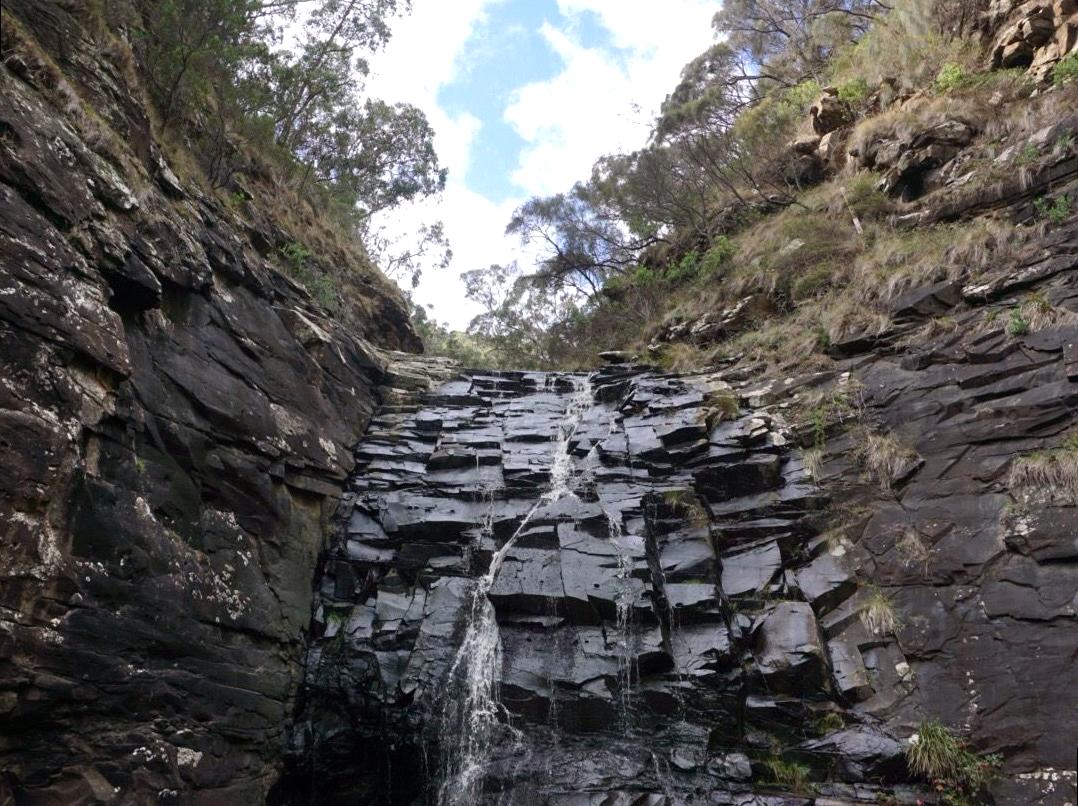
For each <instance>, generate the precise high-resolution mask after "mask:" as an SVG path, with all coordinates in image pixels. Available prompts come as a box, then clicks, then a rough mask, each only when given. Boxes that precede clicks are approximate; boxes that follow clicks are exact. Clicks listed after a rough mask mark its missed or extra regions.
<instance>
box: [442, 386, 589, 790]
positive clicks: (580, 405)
mask: <svg viewBox="0 0 1078 806" xmlns="http://www.w3.org/2000/svg"><path fill="white" fill-rule="evenodd" d="M591 400H592V398H591V387H590V384H589V383H587V382H586V381H585V382H584V383H581V384H579V385H577V386H576V388H575V391H574V392H573V394H572V397H571V398H570V401H569V405H568V407H567V409H566V412H565V415H564V417H563V418H562V421H561V423H559V425H558V433H557V437H556V439H555V442H554V449H553V452H552V459H551V464H550V487H549V488H548V489H547V491H546V492H545V493H543V495H542V496H540V498H539V500H537V501H536V502H535V504H534V505H533V506H532V507H531V509H530V510H528V513H527V514H526V515H525V516H524V518H523V520H522V521H521V522H520V525H519V526H518V527H517V528H516V531H514V532H513V534H512V536H511V537H510V538H509V539H508V540H507V541H505V543H504V544H503V545H502V546H501V548H499V549H498V550H497V551H496V552H495V553H494V555H493V556H492V557H491V560H490V566H489V568H488V569H487V572H486V574H484V575H483V576H482V577H480V578H479V580H478V581H477V582H476V585H475V588H474V590H473V591H472V598H471V604H470V608H469V612H468V622H467V624H468V626H467V629H466V630H465V633H464V639H463V641H461V645H460V647H459V648H458V649H457V653H456V656H455V657H454V658H453V663H452V665H451V666H450V669H449V675H448V683H449V686H448V689H447V694H446V697H445V704H444V707H443V711H442V725H441V727H442V732H441V743H442V747H443V749H442V770H441V772H442V785H441V788H440V790H439V802H440V803H442V804H446V805H447V806H458V805H460V804H472V803H475V802H477V801H478V797H479V793H480V791H481V786H482V782H483V776H484V773H485V771H486V765H487V761H488V758H489V751H490V748H491V746H492V745H493V744H494V742H495V741H496V740H497V741H498V743H499V744H502V745H506V744H508V745H510V746H512V745H519V744H520V742H521V740H522V735H521V734H520V732H519V731H517V730H516V729H514V728H513V726H512V725H511V724H510V723H509V719H508V712H507V711H506V709H505V708H504V707H503V706H502V704H501V702H500V701H499V697H498V678H499V677H500V673H501V666H502V645H501V635H500V634H499V632H498V621H497V616H496V613H495V612H494V606H493V605H492V604H491V603H490V600H489V599H488V598H487V594H489V593H490V590H491V588H492V587H493V586H494V580H495V579H496V578H497V575H498V570H499V569H500V568H501V566H502V563H503V562H504V561H505V558H506V556H507V555H508V554H509V551H510V550H511V549H512V548H513V544H514V543H515V542H516V540H517V538H518V537H519V536H520V535H521V534H522V533H523V531H524V529H525V528H526V527H527V526H528V523H529V522H530V521H531V519H532V518H533V517H534V515H535V513H536V512H537V511H538V510H539V509H540V508H541V507H543V506H545V505H547V504H550V503H553V502H555V501H557V500H559V499H560V498H562V497H564V496H566V495H573V494H574V493H573V484H574V480H575V479H574V472H573V471H574V462H573V457H572V454H571V451H570V448H571V442H572V439H573V435H574V433H575V431H576V428H577V426H578V425H579V424H580V420H581V418H582V417H583V414H584V411H585V410H586V409H587V407H588V406H589V405H590V404H591ZM503 717H504V718H503Z"/></svg>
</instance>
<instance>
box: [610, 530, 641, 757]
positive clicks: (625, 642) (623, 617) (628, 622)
mask: <svg viewBox="0 0 1078 806" xmlns="http://www.w3.org/2000/svg"><path fill="white" fill-rule="evenodd" d="M607 525H608V534H609V537H610V543H611V545H613V547H614V551H615V552H617V558H618V567H617V571H616V572H615V579H616V585H617V587H616V593H615V598H614V603H615V607H616V615H617V646H618V704H619V707H620V711H621V725H622V731H623V732H624V733H625V735H626V736H628V735H629V734H630V733H632V713H633V677H634V672H635V669H634V665H635V658H636V651H635V650H636V647H635V646H634V640H635V639H634V635H633V602H634V600H635V599H636V592H635V591H634V590H633V585H632V574H633V555H632V552H631V550H630V549H629V547H628V546H626V545H625V542H624V541H625V537H624V534H623V531H622V526H621V513H620V512H616V513H613V514H612V513H607Z"/></svg>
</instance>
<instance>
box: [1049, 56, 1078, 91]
mask: <svg viewBox="0 0 1078 806" xmlns="http://www.w3.org/2000/svg"><path fill="white" fill-rule="evenodd" d="M1075 79H1078V53H1069V54H1067V55H1066V56H1064V57H1063V58H1062V59H1060V60H1059V61H1058V62H1056V66H1055V67H1053V68H1052V83H1053V84H1055V85H1056V86H1057V87H1058V86H1060V85H1062V84H1066V83H1067V82H1070V81H1074V80H1075Z"/></svg>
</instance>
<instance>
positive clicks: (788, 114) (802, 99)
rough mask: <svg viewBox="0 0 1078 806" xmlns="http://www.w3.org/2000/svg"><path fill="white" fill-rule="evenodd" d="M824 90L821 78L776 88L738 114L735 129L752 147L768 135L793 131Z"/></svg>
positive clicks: (776, 135) (768, 136)
mask: <svg viewBox="0 0 1078 806" xmlns="http://www.w3.org/2000/svg"><path fill="white" fill-rule="evenodd" d="M820 90H821V85H820V82H819V81H816V80H815V79H809V80H806V81H802V82H801V83H800V84H796V85H794V86H792V87H786V88H783V89H780V90H776V91H774V92H772V93H770V94H768V95H767V96H765V97H764V98H763V99H762V100H761V101H760V102H759V103H757V104H756V105H755V106H753V107H751V108H749V109H747V110H745V111H744V112H743V113H742V114H741V115H740V117H738V119H737V122H736V123H735V124H734V133H735V134H736V135H737V136H738V137H740V138H741V139H742V140H744V141H745V143H746V144H747V145H748V146H749V147H750V148H752V147H753V146H754V145H756V144H758V143H759V142H760V141H762V140H765V139H767V138H775V137H778V136H780V134H781V135H789V134H792V133H793V130H794V128H796V126H797V125H798V124H799V123H801V122H802V121H803V120H804V119H805V116H806V115H807V114H808V110H809V107H810V106H811V105H812V102H813V101H814V100H816V98H817V96H819V94H820Z"/></svg>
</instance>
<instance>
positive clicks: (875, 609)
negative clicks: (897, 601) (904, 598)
mask: <svg viewBox="0 0 1078 806" xmlns="http://www.w3.org/2000/svg"><path fill="white" fill-rule="evenodd" d="M867 590H868V596H867V597H866V600H865V606H864V608H862V610H861V613H860V617H861V623H862V624H864V625H865V629H866V630H868V631H869V632H870V633H872V634H873V635H893V634H894V632H895V630H897V629H898V628H899V627H900V626H901V624H902V622H901V620H900V619H899V617H898V613H897V612H895V606H894V604H893V603H892V602H891V599H890V598H889V597H888V596H887V594H885V593H884V592H883V591H882V590H880V589H879V588H878V587H876V586H875V585H869V586H868V588H867Z"/></svg>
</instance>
